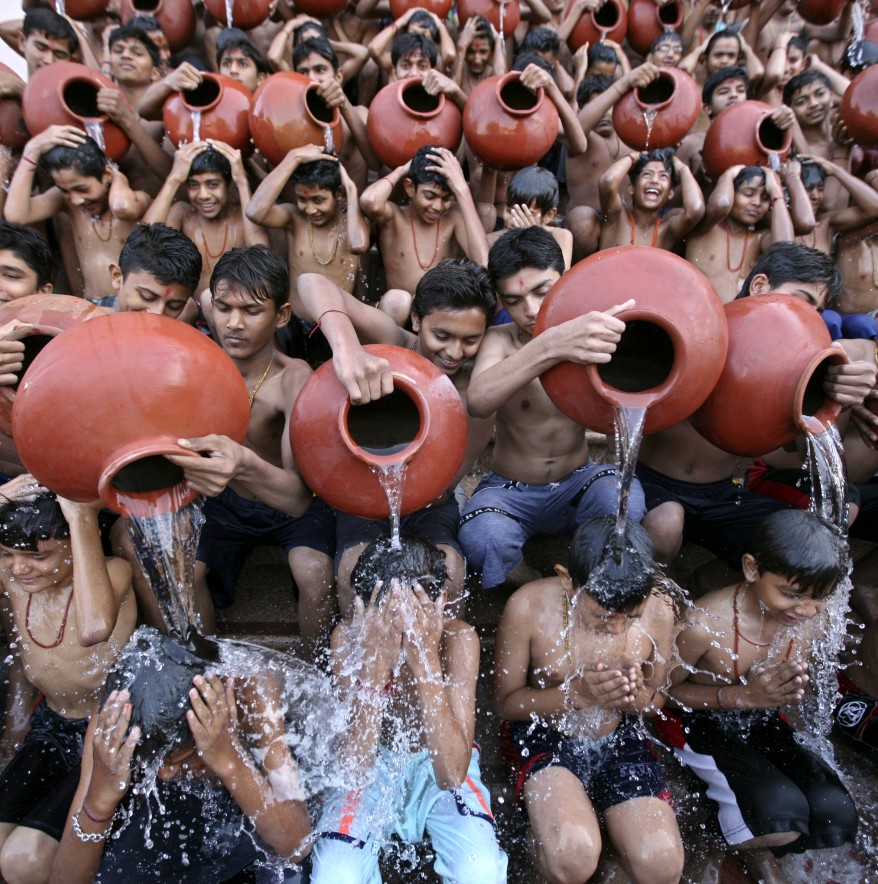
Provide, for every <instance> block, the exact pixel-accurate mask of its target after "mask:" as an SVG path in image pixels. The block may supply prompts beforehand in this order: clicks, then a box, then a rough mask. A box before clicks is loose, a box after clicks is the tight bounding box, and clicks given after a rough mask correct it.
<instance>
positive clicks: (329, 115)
mask: <svg viewBox="0 0 878 884" xmlns="http://www.w3.org/2000/svg"><path fill="white" fill-rule="evenodd" d="M318 88H320V87H319V86H318V85H317V84H316V83H312V84H311V85H310V86H309V87H308V89H307V91H306V92H305V110H306V111H307V112H308V113H309V114H310V115H311V119H312V120H313V121H314V122H315V123H317V125H318V126H324V127H326V128H331V127H333V126H337V125H338V121H339V111H338V108H337V107H330V106H329V105H328V104H327V103H326V102H325V101H324V100H323V99H322V98H321V97H320V96H319V95H318V94H317V90H318Z"/></svg>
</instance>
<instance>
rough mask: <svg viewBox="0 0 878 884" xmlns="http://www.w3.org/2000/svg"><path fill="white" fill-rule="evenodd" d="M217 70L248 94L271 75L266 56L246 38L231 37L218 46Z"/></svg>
mask: <svg viewBox="0 0 878 884" xmlns="http://www.w3.org/2000/svg"><path fill="white" fill-rule="evenodd" d="M216 66H217V70H218V71H219V72H220V73H221V74H223V76H226V77H231V79H233V80H236V81H237V82H238V83H240V84H241V85H242V86H243V87H244V88H245V89H246V90H247V91H248V92H255V91H256V90H257V89H258V88H259V86H260V85H262V83H264V82H265V80H266V78H267V77H269V76H270V75H271V66H270V65H269V63H268V60H267V59H266V58H265V56H264V55H263V54H262V53H261V52H260V51H259V50H258V49H257V48H256V47H255V46H254V45H253V43H252V42H251V41H250V40H248V39H247V38H246V37H237V38H236V37H230V38H229V39H226V40H223V41H222V42H221V43H218V44H217V49H216Z"/></svg>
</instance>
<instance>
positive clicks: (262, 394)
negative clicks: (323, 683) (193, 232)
mask: <svg viewBox="0 0 878 884" xmlns="http://www.w3.org/2000/svg"><path fill="white" fill-rule="evenodd" d="M289 291H290V278H289V273H288V271H287V268H286V264H285V263H284V262H283V261H282V260H281V259H280V258H278V257H277V256H276V255H274V254H273V253H272V252H270V251H269V250H268V248H267V247H265V246H250V247H248V248H244V249H232V250H231V251H229V252H226V254H225V255H223V257H222V258H220V259H219V261H217V264H216V267H215V268H214V271H213V275H212V276H211V279H210V292H211V302H212V305H213V317H214V324H215V326H216V333H217V337H218V339H219V343H220V345H221V346H222V348H223V350H225V352H226V353H227V354H228V356H229V357H230V358H231V360H232V361H233V362H234V363H235V365H236V366H237V368H238V370H239V371H240V372H241V376H242V377H243V378H244V382H245V384H246V385H247V389H248V391H249V392H250V425H249V427H248V428H247V436H246V438H245V440H244V443H243V444H238V443H237V442H233V441H232V440H231V439H229V438H228V437H227V436H215V435H214V436H204V437H201V438H197V439H181V440H180V445H182V446H183V447H184V448H188V449H189V450H191V451H192V452H194V453H196V454H200V455H202V456H201V457H187V456H174V457H173V458H172V460H173V462H174V463H176V464H177V465H178V466H180V467H182V468H183V471H184V473H185V476H186V481H187V482H188V483H189V485H190V486H191V487H192V488H194V489H195V490H196V491H198V492H199V493H201V494H204V495H207V497H208V499H207V501H206V502H205V505H204V514H205V516H206V517H207V522H206V523H205V526H204V530H203V532H202V535H201V542H200V544H199V547H198V552H197V556H196V558H197V562H196V566H195V581H196V587H195V594H196V604H197V607H198V612H199V614H200V615H201V618H202V629H203V631H204V632H205V633H211V632H213V631H214V629H213V625H214V621H213V607H228V606H229V605H231V604H232V603H233V601H234V598H235V583H236V581H237V578H238V574H239V573H240V571H241V568H242V567H243V565H244V560H245V559H246V557H247V554H248V553H249V552H250V551H251V550H252V549H253V548H254V547H256V546H260V545H264V544H266V543H273V544H277V545H280V546H283V548H284V550H285V551H286V553H287V558H288V561H289V564H290V570H291V571H292V574H293V579H294V580H295V582H296V586H297V587H298V589H299V624H300V630H301V634H302V636H303V638H304V639H305V641H306V643H307V644H308V650H309V651H311V652H312V653H313V651H314V649H315V647H316V645H317V643H318V642H319V641H320V640H321V639H323V640H325V638H326V636H327V635H328V633H329V625H330V622H331V619H332V612H333V598H332V553H333V546H334V544H333V540H334V526H333V522H332V512H331V510H330V509H329V507H328V506H326V504H324V503H323V502H322V501H320V500H317V499H316V498H312V496H311V492H310V491H309V490H308V489H307V488H306V487H305V485H304V483H303V482H302V480H301V478H300V477H299V475H298V473H297V472H296V471H295V465H294V464H293V462H292V452H291V451H290V446H289V443H288V442H287V439H288V438H289V421H290V415H291V413H292V410H293V405H294V404H295V401H296V397H297V396H298V395H299V390H301V388H302V385H303V384H304V383H305V381H306V380H307V379H308V378H309V377H310V375H311V370H310V369H309V368H308V366H307V364H306V363H304V362H302V361H301V360H299V359H290V358H288V357H287V356H284V355H283V354H281V353H279V352H277V350H276V349H275V331H276V330H277V329H278V328H281V327H283V326H284V325H286V323H287V322H289V320H290V315H291V312H292V311H291V307H290V303H289ZM211 598H212V599H213V604H211Z"/></svg>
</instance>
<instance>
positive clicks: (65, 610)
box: [0, 474, 137, 881]
mask: <svg viewBox="0 0 878 884" xmlns="http://www.w3.org/2000/svg"><path fill="white" fill-rule="evenodd" d="M0 496H2V500H3V502H2V506H0V588H2V596H0V619H2V623H3V629H4V631H5V633H6V636H7V638H8V639H9V640H10V643H11V647H12V649H13V655H14V657H13V664H12V671H11V674H10V685H9V691H10V695H11V696H10V698H9V703H8V705H7V709H8V712H7V715H6V721H5V723H4V724H5V726H4V730H3V749H4V753H3V754H4V755H7V754H8V753H9V752H11V750H12V748H13V747H14V745H15V742H16V740H18V739H20V738H22V737H24V742H23V744H22V745H21V747H20V748H19V749H18V751H17V753H16V754H15V757H14V758H13V759H12V761H11V762H10V763H9V765H8V766H7V767H6V769H5V771H4V772H3V775H2V777H0V874H2V877H3V880H5V881H45V880H46V878H47V877H48V874H49V868H50V867H51V865H52V860H53V857H54V856H55V852H56V851H57V849H58V842H59V841H60V840H61V835H62V833H63V831H64V822H65V820H66V818H67V811H68V808H69V807H70V802H71V800H72V798H73V795H74V793H75V791H76V784H77V782H78V780H79V764H80V759H81V757H82V745H83V736H84V734H85V729H86V727H87V726H88V720H89V716H90V715H92V714H93V713H94V712H96V711H97V709H98V706H99V703H100V692H101V690H102V689H103V685H104V680H105V678H106V675H107V670H108V669H109V668H110V666H112V664H113V662H114V660H115V658H116V655H117V654H118V652H119V649H120V648H121V646H122V645H124V644H125V642H126V641H127V640H128V637H129V636H130V635H131V633H132V632H133V630H134V626H135V621H136V619H137V609H136V606H135V603H134V596H133V593H132V592H131V570H130V568H129V567H128V565H127V564H126V563H125V562H124V561H122V560H121V559H116V558H113V559H106V558H104V554H103V550H102V548H101V537H100V530H99V528H98V520H97V511H96V509H95V508H93V507H91V506H89V505H87V504H81V503H73V502H72V501H69V500H65V499H64V498H58V499H57V500H56V498H55V495H53V494H51V493H50V492H47V491H46V490H45V489H43V488H40V486H39V485H38V484H37V483H36V480H35V479H34V478H33V476H30V475H28V474H24V475H22V476H19V477H18V478H16V479H13V480H12V481H11V482H8V483H7V484H5V485H4V486H3V487H2V488H0ZM38 695H39V696H40V701H39V703H38V704H37V705H36V707H35V708H34V709H33V712H32V713H31V715H30V718H29V719H28V718H27V712H28V710H29V709H30V708H31V704H32V701H33V700H34V699H36V698H37V696H38ZM28 726H29V727H30V731H29V733H28V732H27V727H28ZM25 733H27V736H26V737H25ZM4 760H5V759H4Z"/></svg>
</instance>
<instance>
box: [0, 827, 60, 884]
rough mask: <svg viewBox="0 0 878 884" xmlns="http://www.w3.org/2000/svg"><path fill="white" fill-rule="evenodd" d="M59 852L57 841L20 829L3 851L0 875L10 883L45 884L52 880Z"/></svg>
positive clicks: (0, 855)
mask: <svg viewBox="0 0 878 884" xmlns="http://www.w3.org/2000/svg"><path fill="white" fill-rule="evenodd" d="M57 850H58V842H57V841H56V840H55V839H54V838H51V837H50V836H48V835H45V834H43V833H42V832H39V831H37V830H36V829H28V828H26V827H23V826H19V827H18V828H16V829H15V831H13V833H12V834H11V835H10V836H9V837H8V838H7V839H6V842H5V843H4V845H3V849H2V851H0V875H2V876H3V880H4V881H5V882H6V884H42V882H44V881H47V880H48V878H49V872H50V870H51V868H52V860H53V859H54V858H55V853H56V851H57Z"/></svg>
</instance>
